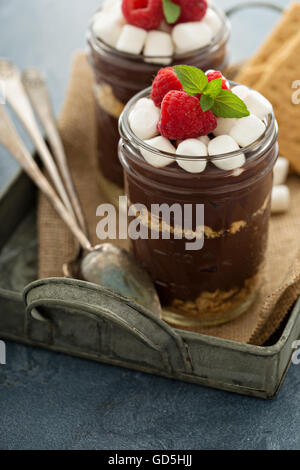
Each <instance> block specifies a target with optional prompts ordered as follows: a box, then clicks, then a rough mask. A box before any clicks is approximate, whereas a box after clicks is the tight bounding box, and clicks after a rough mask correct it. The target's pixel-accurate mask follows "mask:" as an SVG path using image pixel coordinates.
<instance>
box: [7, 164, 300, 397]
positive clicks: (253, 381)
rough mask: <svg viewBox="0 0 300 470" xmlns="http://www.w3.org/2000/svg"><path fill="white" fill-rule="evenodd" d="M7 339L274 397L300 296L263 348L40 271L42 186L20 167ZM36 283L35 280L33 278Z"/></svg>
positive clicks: (299, 329)
mask: <svg viewBox="0 0 300 470" xmlns="http://www.w3.org/2000/svg"><path fill="white" fill-rule="evenodd" d="M0 249H1V250H2V251H1V252H0V272H1V273H2V277H1V279H0V338H1V339H4V340H5V339H7V340H12V341H17V342H21V343H25V344H28V345H33V346H38V347H42V348H47V349H50V350H53V351H59V352H62V353H66V354H70V355H74V356H80V357H83V358H86V359H91V360H95V361H99V362H104V363H108V364H112V365H118V366H122V367H127V368H130V369H135V370H139V371H143V372H147V373H151V374H158V375H162V376H165V377H169V378H172V379H178V380H183V381H187V382H193V383H197V384H202V385H206V386H209V387H215V388H219V389H223V390H228V391H232V392H237V393H241V394H246V395H251V396H255V397H261V398H274V397H275V395H276V394H277V392H278V390H279V388H280V385H281V383H282V381H283V379H284V376H285V374H286V372H287V370H288V367H289V364H290V361H291V356H292V353H293V350H292V344H293V342H294V341H295V340H297V339H298V338H299V337H300V315H299V311H300V301H298V302H297V304H296V306H295V307H294V309H293V311H292V312H291V314H290V316H289V318H288V320H287V321H286V324H285V326H284V327H282V328H281V331H280V332H278V335H277V336H278V339H275V340H274V341H273V343H274V344H270V345H268V346H264V347H257V346H252V345H247V344H242V343H237V342H233V341H228V340H224V339H220V338H214V337H210V336H205V335H201V334H198V333H193V332H187V331H182V330H176V329H173V328H171V327H170V326H168V325H167V324H166V323H164V322H163V321H161V320H159V319H157V318H156V317H155V316H154V315H153V314H152V313H151V312H149V311H147V310H145V309H143V308H142V307H140V306H138V305H137V304H135V303H134V302H132V301H130V300H128V299H125V298H123V297H121V296H119V295H116V294H114V293H112V292H110V291H109V290H107V289H104V288H101V287H99V286H96V285H93V284H90V283H86V282H82V281H78V280H72V279H64V278H55V279H43V280H39V281H34V279H36V277H37V236H36V217H35V190H34V188H33V186H32V184H31V183H30V182H29V180H28V179H27V177H26V176H25V175H24V173H23V172H21V171H20V172H19V173H18V174H17V175H16V177H15V178H14V179H13V181H12V182H11V183H10V184H9V185H8V187H7V188H6V189H5V190H4V191H3V193H2V194H0ZM31 281H33V282H31Z"/></svg>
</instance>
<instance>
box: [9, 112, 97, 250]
mask: <svg viewBox="0 0 300 470" xmlns="http://www.w3.org/2000/svg"><path fill="white" fill-rule="evenodd" d="M0 143H2V144H3V145H4V146H5V147H6V148H7V149H8V151H9V152H10V153H11V155H12V156H13V157H14V158H15V159H16V160H17V162H18V163H19V164H20V165H21V167H22V168H23V169H24V171H25V172H26V173H27V174H28V176H29V177H30V178H31V179H32V180H33V181H34V182H35V184H36V185H37V186H38V188H39V189H40V190H41V191H42V192H43V193H44V194H45V195H46V196H47V198H48V199H49V200H50V202H51V203H52V205H53V207H54V209H55V210H56V211H57V213H58V215H59V216H60V217H61V218H62V219H63V221H64V222H65V223H66V225H67V226H68V227H69V229H70V230H71V232H72V233H73V235H74V236H75V238H76V239H77V240H78V241H79V243H80V244H81V246H82V247H83V248H84V249H85V250H88V251H92V246H91V244H90V242H89V240H88V239H87V237H86V236H85V234H84V233H83V232H82V230H81V229H80V228H79V227H78V225H77V222H76V220H75V219H74V216H73V215H72V214H70V213H69V212H68V210H67V209H66V207H65V206H64V204H63V203H62V201H61V200H60V199H59V197H58V196H57V194H56V192H55V191H54V190H53V188H52V186H51V185H50V184H49V182H48V180H47V178H46V177H45V176H44V175H43V173H42V172H41V170H40V169H39V167H38V166H37V164H36V163H35V161H34V160H33V158H32V156H31V154H30V153H29V151H28V150H27V148H26V147H25V145H24V143H23V141H22V140H21V138H20V137H19V135H18V133H17V131H16V129H15V127H14V125H13V123H12V121H11V120H10V118H9V116H8V114H7V112H6V111H5V109H4V106H3V105H0Z"/></svg>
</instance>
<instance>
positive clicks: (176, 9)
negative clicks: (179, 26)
mask: <svg viewBox="0 0 300 470" xmlns="http://www.w3.org/2000/svg"><path fill="white" fill-rule="evenodd" d="M163 9H164V15H165V18H166V20H167V22H168V23H169V24H174V23H176V21H177V20H178V18H179V17H180V13H181V8H180V6H179V5H176V3H173V2H172V1H171V0H163Z"/></svg>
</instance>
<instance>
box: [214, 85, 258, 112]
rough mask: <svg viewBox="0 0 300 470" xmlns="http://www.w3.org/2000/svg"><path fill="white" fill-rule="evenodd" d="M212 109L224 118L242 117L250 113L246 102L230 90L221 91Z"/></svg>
mask: <svg viewBox="0 0 300 470" xmlns="http://www.w3.org/2000/svg"><path fill="white" fill-rule="evenodd" d="M211 111H212V112H213V113H214V114H215V115H216V116H218V117H223V118H242V117H245V116H249V115H250V113H249V111H248V109H247V106H246V105H245V103H244V102H243V101H242V100H241V99H240V98H239V97H238V96H236V95H235V94H234V93H232V92H231V91H229V90H221V91H220V93H219V94H218V96H217V97H216V98H215V102H214V105H213V106H212V108H211Z"/></svg>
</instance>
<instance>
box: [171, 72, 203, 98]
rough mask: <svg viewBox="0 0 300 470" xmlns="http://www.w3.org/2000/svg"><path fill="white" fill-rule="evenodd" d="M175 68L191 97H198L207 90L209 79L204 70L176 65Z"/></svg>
mask: <svg viewBox="0 0 300 470" xmlns="http://www.w3.org/2000/svg"><path fill="white" fill-rule="evenodd" d="M173 68H174V70H175V73H176V75H177V77H178V79H179V81H180V82H181V84H182V86H183V88H184V89H185V91H186V92H187V93H188V94H189V95H197V94H198V93H202V92H203V90H205V89H206V87H207V85H208V79H207V76H206V75H205V73H204V72H202V70H200V69H197V68H196V67H192V66H190V65H175V66H174V67H173ZM199 90H201V91H199Z"/></svg>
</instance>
